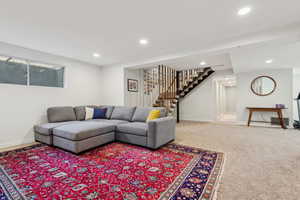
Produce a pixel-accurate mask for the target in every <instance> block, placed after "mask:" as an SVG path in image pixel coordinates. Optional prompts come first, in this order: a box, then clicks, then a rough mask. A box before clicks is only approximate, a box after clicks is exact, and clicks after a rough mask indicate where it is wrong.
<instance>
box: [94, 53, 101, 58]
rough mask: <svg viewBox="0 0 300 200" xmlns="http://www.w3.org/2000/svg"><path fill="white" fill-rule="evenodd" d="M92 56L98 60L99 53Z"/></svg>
mask: <svg viewBox="0 0 300 200" xmlns="http://www.w3.org/2000/svg"><path fill="white" fill-rule="evenodd" d="M93 56H94V57H95V58H99V57H100V56H101V55H100V54H99V53H93Z"/></svg>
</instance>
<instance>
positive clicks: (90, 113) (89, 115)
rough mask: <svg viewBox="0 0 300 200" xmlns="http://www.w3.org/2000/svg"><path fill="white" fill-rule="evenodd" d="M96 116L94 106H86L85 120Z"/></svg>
mask: <svg viewBox="0 0 300 200" xmlns="http://www.w3.org/2000/svg"><path fill="white" fill-rule="evenodd" d="M93 116H94V108H90V107H85V118H84V120H90V119H93Z"/></svg>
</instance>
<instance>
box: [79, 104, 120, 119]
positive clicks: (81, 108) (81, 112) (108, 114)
mask: <svg viewBox="0 0 300 200" xmlns="http://www.w3.org/2000/svg"><path fill="white" fill-rule="evenodd" d="M85 107H90V108H101V109H103V108H107V111H106V114H105V116H106V118H107V119H110V117H111V113H112V111H113V109H114V107H113V106H95V105H89V106H76V107H75V108H74V110H75V114H76V118H77V120H79V121H83V120H85Z"/></svg>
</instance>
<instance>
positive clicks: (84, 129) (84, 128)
mask: <svg viewBox="0 0 300 200" xmlns="http://www.w3.org/2000/svg"><path fill="white" fill-rule="evenodd" d="M114 130H115V126H113V125H111V124H107V123H99V122H93V121H87V122H77V123H73V124H68V125H63V126H59V127H57V128H54V129H53V135H55V136H58V137H62V138H66V139H69V140H75V141H78V140H84V139H87V138H90V137H94V136H97V135H102V134H105V133H109V132H113V131H114Z"/></svg>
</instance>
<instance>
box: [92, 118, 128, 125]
mask: <svg viewBox="0 0 300 200" xmlns="http://www.w3.org/2000/svg"><path fill="white" fill-rule="evenodd" d="M90 121H94V122H102V123H108V124H111V125H114V126H116V125H118V124H126V123H129V122H128V121H125V120H117V119H93V120H90Z"/></svg>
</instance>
